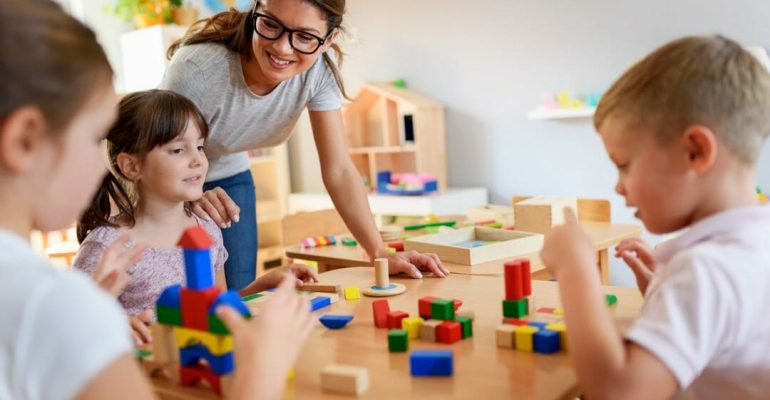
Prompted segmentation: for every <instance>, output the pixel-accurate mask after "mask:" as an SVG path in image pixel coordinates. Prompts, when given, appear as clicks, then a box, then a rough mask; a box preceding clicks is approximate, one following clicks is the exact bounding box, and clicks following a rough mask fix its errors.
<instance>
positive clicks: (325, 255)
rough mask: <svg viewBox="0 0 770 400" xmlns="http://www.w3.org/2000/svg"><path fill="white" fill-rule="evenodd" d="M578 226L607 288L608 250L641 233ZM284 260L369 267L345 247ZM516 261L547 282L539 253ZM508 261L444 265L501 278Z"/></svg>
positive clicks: (358, 251) (359, 253)
mask: <svg viewBox="0 0 770 400" xmlns="http://www.w3.org/2000/svg"><path fill="white" fill-rule="evenodd" d="M581 226H583V228H584V229H585V231H586V233H588V236H589V237H590V238H591V241H593V243H594V246H595V247H596V251H597V253H598V260H599V271H600V274H601V278H602V283H603V284H605V285H606V284H608V283H609V279H610V257H609V248H610V247H612V246H615V245H616V244H618V243H620V242H621V241H622V240H624V239H628V238H631V237H638V236H641V234H642V229H641V227H640V226H638V225H630V224H611V223H604V222H584V223H581ZM286 256H287V257H289V258H295V259H300V260H310V261H315V262H317V263H318V270H319V271H321V272H323V271H328V270H331V269H335V268H340V267H355V266H364V265H371V263H370V261H369V256H368V255H367V254H366V251H364V249H363V248H361V247H360V246H356V247H348V246H343V245H341V244H337V245H336V246H323V247H314V248H308V249H305V248H303V247H302V246H300V245H295V246H291V247H288V248H286ZM519 257H526V258H529V259H530V261H531V263H532V272H533V274H534V275H533V276H534V277H535V278H536V279H548V278H550V275H549V274H548V272H547V271H546V270H545V266H544V265H543V263H542V261H541V260H540V254H539V252H535V253H529V254H522V255H520V256H519ZM511 258H512V257H505V258H502V259H500V260H496V261H491V262H486V263H482V264H476V265H473V266H470V265H461V264H455V263H449V262H445V263H444V265H445V266H446V267H447V268H448V269H449V270H450V271H451V272H452V273H457V274H472V275H502V273H503V261H504V260H507V259H511Z"/></svg>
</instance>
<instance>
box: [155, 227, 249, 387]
mask: <svg viewBox="0 0 770 400" xmlns="http://www.w3.org/2000/svg"><path fill="white" fill-rule="evenodd" d="M177 245H178V246H180V247H182V249H183V254H184V261H185V276H186V283H187V287H181V285H174V286H170V287H168V288H166V289H165V290H164V291H163V292H162V293H161V295H160V297H159V298H158V301H157V303H156V306H157V315H158V324H157V325H155V326H153V359H154V360H153V362H155V363H156V366H158V367H160V368H162V369H166V370H167V371H168V369H170V368H178V372H179V381H180V382H181V384H182V385H184V386H189V385H192V384H194V383H195V382H197V381H200V380H205V381H208V383H209V384H210V385H211V387H212V388H213V389H214V391H215V392H217V393H218V394H222V393H224V392H226V391H227V386H228V384H229V383H228V382H229V380H230V377H231V376H232V373H233V371H234V368H235V364H234V357H233V352H232V350H233V339H232V336H231V335H230V333H229V332H228V330H227V328H226V327H225V326H224V324H223V323H222V321H220V320H219V318H217V316H216V315H215V313H214V312H215V310H216V309H217V307H219V306H220V305H228V306H230V307H232V308H234V309H235V310H237V311H238V312H239V313H241V314H242V315H243V316H244V317H246V318H250V317H251V313H250V312H249V310H248V308H246V306H245V305H244V304H243V302H242V301H241V299H240V297H239V296H238V293H237V292H235V291H228V292H224V293H222V291H221V289H219V288H218V287H216V286H214V279H213V271H212V268H211V254H210V248H211V246H212V245H213V242H212V241H211V238H210V237H209V236H208V235H207V234H206V231H205V230H203V228H201V227H193V228H188V229H187V230H185V231H184V234H183V235H182V237H181V239H180V240H179V242H178V243H177ZM202 361H205V362H202ZM174 375H175V374H174Z"/></svg>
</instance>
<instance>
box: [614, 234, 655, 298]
mask: <svg viewBox="0 0 770 400" xmlns="http://www.w3.org/2000/svg"><path fill="white" fill-rule="evenodd" d="M615 257H620V258H622V259H623V261H625V263H626V265H628V266H629V267H630V268H631V270H632V271H633V272H634V275H635V276H636V284H637V286H639V290H640V291H641V292H642V294H644V293H645V292H646V291H647V285H648V284H649V283H650V279H651V278H652V274H653V273H654V272H655V269H656V267H657V264H656V263H655V258H654V257H653V256H652V249H651V248H650V246H649V245H648V244H647V242H645V241H644V240H642V239H640V238H631V239H626V240H624V241H622V242H620V243H619V244H618V245H617V247H615Z"/></svg>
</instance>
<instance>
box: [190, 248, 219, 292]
mask: <svg viewBox="0 0 770 400" xmlns="http://www.w3.org/2000/svg"><path fill="white" fill-rule="evenodd" d="M182 253H183V255H184V268H185V278H186V283H187V288H188V289H192V290H202V289H209V288H212V287H214V274H213V272H212V268H211V251H210V250H209V249H182Z"/></svg>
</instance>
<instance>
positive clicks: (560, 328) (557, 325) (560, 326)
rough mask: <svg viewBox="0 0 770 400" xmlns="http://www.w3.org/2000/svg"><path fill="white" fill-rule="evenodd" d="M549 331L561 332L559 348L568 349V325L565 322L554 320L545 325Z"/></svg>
mask: <svg viewBox="0 0 770 400" xmlns="http://www.w3.org/2000/svg"><path fill="white" fill-rule="evenodd" d="M545 329H548V330H549V331H556V332H559V348H561V349H562V350H567V325H565V324H564V322H554V323H552V324H548V325H546V326H545Z"/></svg>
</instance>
